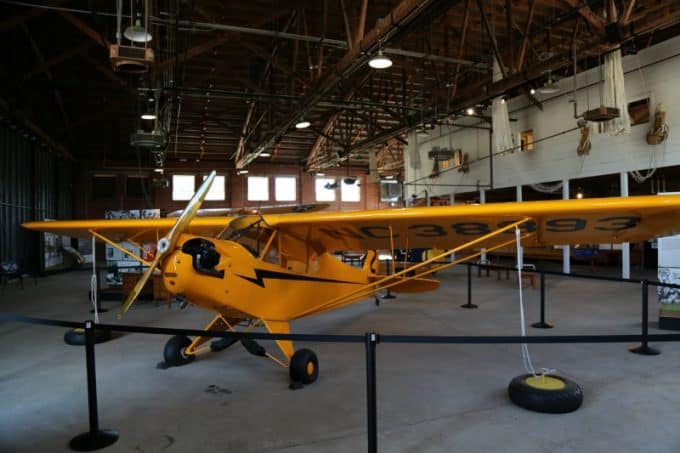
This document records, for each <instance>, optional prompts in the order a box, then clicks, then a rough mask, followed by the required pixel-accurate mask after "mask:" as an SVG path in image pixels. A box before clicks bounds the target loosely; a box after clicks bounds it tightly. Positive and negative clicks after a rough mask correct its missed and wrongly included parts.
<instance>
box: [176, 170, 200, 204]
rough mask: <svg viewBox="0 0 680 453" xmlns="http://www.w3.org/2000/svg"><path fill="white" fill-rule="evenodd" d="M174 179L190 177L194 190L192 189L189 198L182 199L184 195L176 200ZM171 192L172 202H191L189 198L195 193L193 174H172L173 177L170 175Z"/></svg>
mask: <svg viewBox="0 0 680 453" xmlns="http://www.w3.org/2000/svg"><path fill="white" fill-rule="evenodd" d="M175 177H180V178H182V177H186V178H188V177H191V178H192V179H193V181H194V184H193V185H194V188H193V190H192V191H191V195H189V198H183V197H184V196H185V195H182V198H177V196H176V192H175ZM171 191H172V193H171V197H172V201H189V200H191V197H193V196H194V194H195V193H196V175H195V174H193V173H173V175H172V188H171Z"/></svg>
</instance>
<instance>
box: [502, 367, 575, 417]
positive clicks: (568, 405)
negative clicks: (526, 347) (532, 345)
mask: <svg viewBox="0 0 680 453" xmlns="http://www.w3.org/2000/svg"><path fill="white" fill-rule="evenodd" d="M532 376H533V375H531V374H523V375H521V376H517V377H516V378H514V379H513V380H512V381H511V382H510V385H508V396H510V400H511V401H512V402H513V403H515V404H516V405H518V406H519V407H523V408H524V409H528V410H530V411H534V412H543V413H548V414H566V413H568V412H573V411H575V410H576V409H578V408H579V407H581V403H582V402H583V391H582V390H581V387H579V385H578V384H576V383H575V382H573V381H570V380H569V379H566V378H563V377H561V376H556V375H553V374H546V377H548V378H552V379H556V380H558V381H562V383H563V386H562V388H559V389H545V388H538V387H535V386H532V385H530V384H528V383H527V381H526V380H527V378H531V377H532Z"/></svg>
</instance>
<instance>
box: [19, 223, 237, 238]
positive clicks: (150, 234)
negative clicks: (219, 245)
mask: <svg viewBox="0 0 680 453" xmlns="http://www.w3.org/2000/svg"><path fill="white" fill-rule="evenodd" d="M232 219H233V218H230V217H197V218H194V219H193V220H192V221H191V223H190V224H189V226H188V227H187V228H186V229H185V230H184V232H185V233H188V234H195V235H199V236H207V237H215V236H216V235H218V234H219V233H220V232H221V231H222V230H224V229H225V228H226V227H227V225H229V222H230V221H231V220H232ZM175 222H177V219H176V218H164V219H123V220H104V219H101V220H57V221H44V222H28V223H24V224H23V227H24V228H28V229H29V230H35V231H45V232H49V233H54V234H58V235H62V236H71V237H90V232H91V231H94V232H96V233H98V234H101V235H103V236H106V237H107V238H108V239H110V240H112V241H114V242H121V241H125V240H130V241H135V242H138V243H142V242H156V241H157V240H158V239H159V238H161V237H163V236H165V234H166V233H167V232H168V231H169V230H170V229H171V228H172V226H173V225H174V224H175Z"/></svg>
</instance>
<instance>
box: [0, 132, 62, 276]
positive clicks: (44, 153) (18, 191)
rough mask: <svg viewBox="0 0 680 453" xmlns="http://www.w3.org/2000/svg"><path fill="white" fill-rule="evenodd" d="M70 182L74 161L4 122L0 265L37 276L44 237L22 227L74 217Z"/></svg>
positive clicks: (0, 158)
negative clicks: (9, 263)
mask: <svg viewBox="0 0 680 453" xmlns="http://www.w3.org/2000/svg"><path fill="white" fill-rule="evenodd" d="M72 183H73V165H72V163H70V162H66V161H64V160H63V159H61V158H60V157H58V156H57V155H56V154H55V153H54V152H52V150H50V149H49V148H48V147H47V146H45V145H44V144H43V143H42V142H41V141H40V140H38V139H35V138H34V137H33V136H32V135H31V134H30V133H28V132H25V131H22V130H21V129H19V128H17V127H15V126H14V125H12V124H9V123H7V122H0V261H2V262H5V261H12V262H15V263H18V264H19V266H20V268H21V269H22V270H23V271H24V272H30V273H35V272H38V270H39V269H40V262H41V259H42V257H41V247H40V240H41V239H40V236H39V235H38V234H37V233H33V232H29V231H26V230H24V229H23V228H21V223H22V222H26V221H28V220H42V219H67V218H70V217H71V213H72V208H73V196H72V192H73V191H72V189H71V187H72Z"/></svg>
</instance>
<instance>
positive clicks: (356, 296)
mask: <svg viewBox="0 0 680 453" xmlns="http://www.w3.org/2000/svg"><path fill="white" fill-rule="evenodd" d="M530 220H531V218H529V217H525V218H523V219H522V220H518V221H517V222H513V223H511V224H508V225H506V226H504V227H501V228H498V229H496V230H494V231H492V232H490V233H487V234H485V235H483V236H480V237H478V238H476V239H473V240H471V241H468V242H466V243H465V244H462V245H460V246H458V247H455V248H453V249H451V250H449V251H447V252H444V253H442V254H440V255H438V256H435V257H433V258H430V259H428V260H426V261H423V262H422V263H418V264H414V265H413V266H410V267H408V268H406V269H403V270H401V271H399V272H396V273H394V274H392V275H387V276H385V277H383V278H381V279H379V280H376V281H374V282H371V283H369V284H367V285H364V286H362V287H361V288H358V289H357V290H355V291H352V292H351V293H349V294H345V295H342V296H340V297H337V298H335V299H331V300H330V301H328V302H326V303H324V304H322V305H319V306H316V307H314V308H313V309H310V310H307V311H305V312H302V313H301V314H299V315H298V316H297V317H302V316H307V315H310V314H313V313H318V312H322V311H326V310H329V309H333V308H339V307H341V306H344V305H348V304H350V303H353V302H355V301H357V300H361V299H363V298H365V297H368V296H370V295H372V294H373V293H375V292H376V291H378V290H380V289H385V288H390V287H392V286H395V285H399V284H402V283H403V282H405V281H407V280H410V279H415V278H420V277H423V276H424V275H429V274H431V273H432V272H436V271H438V270H442V269H445V268H448V267H451V266H454V265H456V264H460V263H462V262H465V261H467V260H470V259H472V258H475V257H477V256H479V255H480V254H481V253H482V252H481V251H478V252H474V253H472V254H470V255H467V256H465V257H463V258H461V259H458V260H455V261H452V262H450V263H447V264H443V265H440V266H436V267H435V268H427V269H426V270H424V271H422V269H423V268H425V267H426V266H429V265H430V264H432V263H434V262H435V261H438V260H441V259H442V258H445V257H448V256H450V255H453V254H454V253H456V252H460V251H462V250H465V249H467V248H470V247H474V246H476V245H479V244H483V243H485V242H488V241H490V240H492V239H494V238H496V237H497V236H499V235H501V234H503V233H505V232H506V231H509V230H512V229H514V228H516V227H519V226H521V225H523V224H525V223H526V222H528V221H530ZM533 234H534V233H526V234H525V235H524V237H529V236H532V235H533ZM513 242H515V239H510V240H508V241H503V242H502V243H500V244H497V245H492V246H490V247H486V251H492V250H496V249H498V248H501V247H505V246H507V245H510V244H512V243H513ZM418 270H421V272H416V273H415V275H412V276H407V275H406V274H407V273H410V272H413V271H418ZM399 277H403V278H399Z"/></svg>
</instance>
